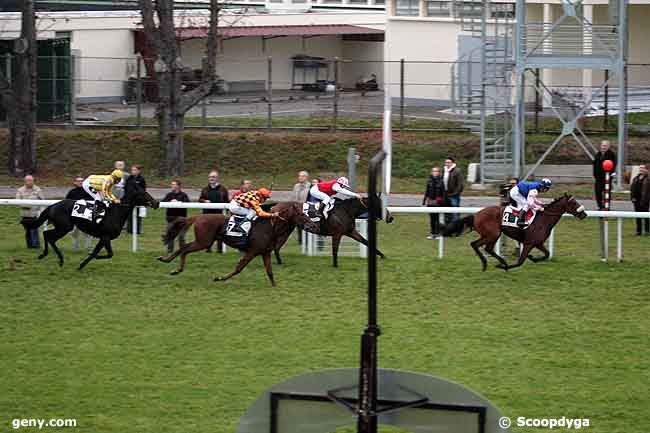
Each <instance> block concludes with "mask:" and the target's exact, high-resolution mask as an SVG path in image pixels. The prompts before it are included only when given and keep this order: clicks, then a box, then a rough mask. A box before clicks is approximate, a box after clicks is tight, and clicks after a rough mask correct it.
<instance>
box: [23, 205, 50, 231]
mask: <svg viewBox="0 0 650 433" xmlns="http://www.w3.org/2000/svg"><path fill="white" fill-rule="evenodd" d="M52 206H54V205H53V204H52V205H50V206H48V207H46V208H45V209H43V212H41V214H40V215H39V216H38V218H36V219H35V220H34V221H31V222H25V223H23V225H24V226H25V228H26V229H29V230H34V229H37V228H39V227H40V226H42V225H43V224H44V223H45V221H47V220H48V219H49V218H50V208H51V207H52Z"/></svg>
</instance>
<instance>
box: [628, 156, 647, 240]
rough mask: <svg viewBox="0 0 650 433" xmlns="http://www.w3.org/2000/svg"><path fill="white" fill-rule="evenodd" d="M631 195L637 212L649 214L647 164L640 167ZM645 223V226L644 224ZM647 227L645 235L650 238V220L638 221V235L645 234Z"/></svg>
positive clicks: (641, 219)
mask: <svg viewBox="0 0 650 433" xmlns="http://www.w3.org/2000/svg"><path fill="white" fill-rule="evenodd" d="M630 195H631V197H632V204H633V205H634V211H635V212H648V211H649V210H650V178H648V168H647V167H646V165H645V164H643V165H641V166H639V174H638V175H637V176H636V177H635V178H634V179H633V180H632V185H631V187H630ZM643 223H645V224H643ZM644 225H645V235H646V236H650V219H648V218H637V219H636V235H637V236H641V235H642V234H643V226H644Z"/></svg>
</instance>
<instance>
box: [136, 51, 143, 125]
mask: <svg viewBox="0 0 650 433" xmlns="http://www.w3.org/2000/svg"><path fill="white" fill-rule="evenodd" d="M135 71H136V72H135V73H136V80H135V119H136V120H135V124H136V126H137V127H138V128H139V127H141V126H142V56H141V55H140V54H138V55H137V56H136V62H135Z"/></svg>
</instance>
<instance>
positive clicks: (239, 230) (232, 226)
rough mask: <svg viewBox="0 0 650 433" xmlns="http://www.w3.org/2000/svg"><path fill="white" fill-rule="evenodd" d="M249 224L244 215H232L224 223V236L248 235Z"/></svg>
mask: <svg viewBox="0 0 650 433" xmlns="http://www.w3.org/2000/svg"><path fill="white" fill-rule="evenodd" d="M251 226H252V223H251V221H249V220H247V219H246V217H243V216H238V215H233V216H231V217H230V219H229V220H228V224H227V225H226V236H234V237H236V238H240V237H242V236H248V233H249V232H250V229H251Z"/></svg>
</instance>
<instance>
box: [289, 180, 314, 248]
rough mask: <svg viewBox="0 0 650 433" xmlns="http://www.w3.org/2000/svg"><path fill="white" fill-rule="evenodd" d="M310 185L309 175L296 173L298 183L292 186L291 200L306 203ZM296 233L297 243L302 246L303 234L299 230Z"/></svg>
mask: <svg viewBox="0 0 650 433" xmlns="http://www.w3.org/2000/svg"><path fill="white" fill-rule="evenodd" d="M311 186H312V184H311V182H309V173H307V172H306V171H304V170H303V171H301V172H299V173H298V183H296V184H295V185H294V186H293V200H295V201H299V202H306V201H307V197H308V196H309V188H311ZM297 232H298V243H299V244H302V237H303V233H302V230H301V229H300V228H299V229H298V230H297Z"/></svg>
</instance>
